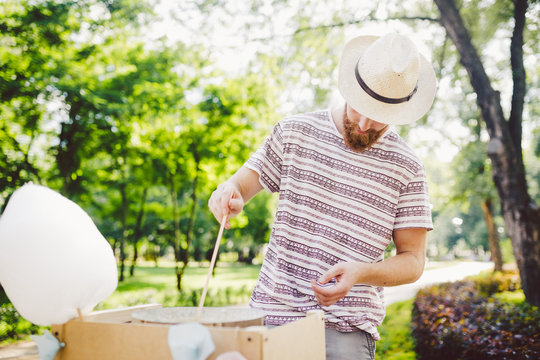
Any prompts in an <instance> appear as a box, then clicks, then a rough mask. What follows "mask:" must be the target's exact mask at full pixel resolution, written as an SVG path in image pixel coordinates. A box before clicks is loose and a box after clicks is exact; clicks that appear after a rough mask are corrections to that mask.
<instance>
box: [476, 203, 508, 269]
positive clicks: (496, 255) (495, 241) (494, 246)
mask: <svg viewBox="0 0 540 360" xmlns="http://www.w3.org/2000/svg"><path fill="white" fill-rule="evenodd" d="M481 205H482V210H483V211H484V217H485V219H486V227H487V231H488V239H489V250H490V251H491V261H493V263H494V264H495V268H494V270H495V271H502V265H503V263H502V255H501V246H500V244H499V235H498V233H497V227H496V226H495V222H494V221H493V206H492V204H491V199H490V198H486V199H484V201H483V202H482V204H481Z"/></svg>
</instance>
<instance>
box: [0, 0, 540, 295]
mask: <svg viewBox="0 0 540 360" xmlns="http://www.w3.org/2000/svg"><path fill="white" fill-rule="evenodd" d="M438 2H439V3H445V2H446V3H448V1H438ZM450 3H454V2H450ZM526 3H527V2H525V4H526ZM455 4H456V6H457V8H458V9H459V11H460V14H461V17H462V20H463V23H464V25H465V27H466V29H467V31H468V35H469V36H470V38H471V40H472V45H473V46H474V48H475V49H476V51H477V54H478V55H479V60H480V65H481V66H483V68H484V69H485V72H486V74H487V75H488V77H489V81H490V83H491V86H492V87H493V89H494V91H495V92H496V93H497V94H498V96H499V103H500V106H501V109H502V112H503V114H504V116H505V117H507V118H508V117H509V116H510V113H511V111H512V109H513V106H512V104H513V101H514V100H515V97H516V92H517V91H518V90H519V89H518V90H516V88H515V86H514V82H513V79H514V78H515V70H516V66H515V64H512V61H511V53H510V49H511V39H512V36H513V32H514V31H515V30H514V29H515V24H517V22H516V19H517V17H516V16H517V15H516V13H515V11H514V9H515V6H514V2H512V1H509V0H497V1H495V0H482V1H480V0H464V1H457V2H455ZM439 6H441V5H440V4H436V2H432V1H428V0H395V1H394V0H386V1H369V2H367V1H347V0H341V1H335V0H322V1H321V0H317V1H315V0H289V1H286V0H253V1H240V0H227V1H225V0H192V1H165V0H162V1H159V0H155V1H151V0H146V1H139V0H137V1H134V0H81V1H60V0H58V1H52V0H50V1H47V0H43V1H40V0H22V1H11V0H2V1H0V146H1V151H0V169H1V171H0V209H3V208H5V206H6V204H7V202H8V200H9V197H10V195H11V194H12V193H13V191H15V190H16V189H17V188H19V187H20V186H22V185H23V184H25V183H27V182H33V183H36V184H42V185H46V186H48V187H50V188H52V189H54V190H57V191H58V192H60V193H61V194H63V195H64V196H66V197H68V198H70V199H72V200H73V201H75V202H76V203H77V204H79V205H80V206H81V207H82V208H83V209H84V210H85V211H86V212H88V214H89V215H90V216H91V218H92V219H93V220H94V222H95V223H96V225H97V226H98V228H99V230H100V231H101V232H102V234H103V235H104V236H105V237H106V238H107V240H108V241H109V242H110V244H111V247H112V248H113V249H114V252H115V255H116V257H117V259H118V264H119V279H120V281H121V282H122V281H124V280H125V279H126V277H129V276H130V275H131V276H133V275H134V273H135V271H136V267H135V265H137V264H143V263H144V264H154V265H155V266H160V264H161V265H167V266H171V267H174V274H175V275H176V276H175V277H174V276H173V277H171V278H170V279H169V280H167V281H170V282H172V283H174V286H175V287H176V288H177V289H178V290H182V288H183V281H184V279H183V276H184V274H185V271H186V269H187V268H188V267H189V266H191V265H194V266H196V265H198V264H200V263H201V262H205V261H207V260H208V259H209V257H210V256H211V252H212V249H213V242H214V241H215V237H216V234H217V230H218V225H219V224H218V223H217V221H216V220H215V219H214V218H213V217H212V215H211V213H210V212H209V211H208V208H207V201H208V198H209V196H210V194H211V192H212V191H213V190H214V189H215V188H216V186H217V185H218V184H219V183H221V182H223V181H224V180H226V179H227V178H228V177H229V176H230V175H232V174H233V173H234V171H236V169H238V167H239V166H241V165H242V164H243V163H244V162H245V161H246V160H247V158H248V157H249V155H250V154H251V153H252V152H254V151H255V150H256V149H257V147H258V146H259V144H261V143H262V141H263V140H264V138H265V136H266V134H267V133H268V132H269V131H270V130H271V128H272V126H273V125H274V124H275V123H276V122H277V121H278V120H279V119H281V118H282V117H283V116H286V115H288V114H292V113H298V112H307V111H311V110H317V109H325V108H329V107H332V106H335V105H337V104H338V103H339V102H340V101H341V100H340V97H339V94H338V93H337V92H336V78H337V64H338V61H339V57H340V53H341V49H342V47H343V45H344V43H345V42H346V41H347V40H349V39H350V38H352V37H355V36H357V35H361V34H374V35H381V34H384V33H386V32H389V31H399V32H401V33H404V34H406V35H408V36H410V37H411V38H413V40H414V41H415V42H416V43H417V45H418V47H419V49H420V51H421V52H422V53H423V54H424V55H425V56H426V57H428V58H429V59H431V60H432V62H433V65H434V68H435V70H436V73H437V77H438V79H439V87H438V93H437V96H436V99H435V103H434V106H433V108H432V110H431V111H430V112H429V113H428V114H427V115H426V116H425V117H424V118H423V119H422V120H421V121H419V122H418V123H416V124H413V125H410V126H402V127H399V128H398V129H397V130H398V131H399V133H400V134H401V135H402V136H403V137H404V138H405V139H406V140H407V141H408V143H409V144H410V145H411V146H412V147H413V148H414V150H415V151H416V152H417V154H418V155H419V156H420V158H421V159H422V160H423V161H424V164H425V166H426V170H427V174H428V180H429V189H430V195H431V202H432V212H433V221H434V225H435V229H434V230H433V231H431V232H430V233H429V238H428V253H427V255H428V258H429V259H430V260H432V261H448V260H453V259H472V260H480V261H490V260H491V261H494V263H495V265H496V266H502V264H503V263H513V262H514V261H515V260H514V250H513V247H512V243H511V240H510V236H509V235H508V234H507V231H506V226H505V222H504V220H503V216H502V213H501V204H500V200H499V199H500V196H499V194H498V192H497V189H496V187H495V185H494V181H493V176H492V161H491V160H490V157H489V156H488V153H487V148H488V143H489V141H490V135H489V132H488V129H487V128H486V123H485V121H484V120H483V119H482V114H481V112H480V110H479V107H478V105H477V100H478V94H477V89H475V88H473V87H472V86H471V82H470V79H469V73H468V70H467V69H466V67H464V66H463V65H462V63H461V58H460V54H459V53H458V50H457V48H456V45H455V42H454V41H453V39H452V38H450V37H449V36H448V35H447V31H446V30H445V27H443V24H442V20H441V19H442V18H441V11H440V8H439ZM443 14H444V13H443ZM539 14H540V5H539V3H538V2H537V1H531V2H530V4H528V8H527V10H526V12H524V16H525V19H526V21H525V23H524V25H523V28H522V36H523V42H522V43H521V44H518V48H519V49H521V55H522V62H521V64H522V65H523V69H522V70H524V71H523V74H525V77H524V79H523V83H524V84H525V87H526V92H524V93H523V94H522V96H521V95H520V96H521V99H522V118H521V119H520V121H519V130H520V131H521V132H520V133H519V138H520V139H521V146H520V150H521V154H522V155H523V156H522V159H523V165H524V169H525V176H526V194H527V196H528V197H529V198H530V199H531V203H532V204H538V203H540V128H539V126H538V125H539V123H540V117H539V114H540V104H539V101H538V98H539V97H540V93H539V90H538V89H539V87H538V85H539V82H540V79H539V73H540V71H539V70H540V68H539V67H540V62H539V61H538V60H539V58H538V54H539V36H538V33H539V25H540V20H539V19H540V16H539ZM514 49H515V47H514ZM518 148H519V147H518ZM518 156H519V152H518ZM275 201H276V198H275V196H272V195H269V194H266V193H263V194H259V195H258V196H257V197H256V198H254V199H253V201H251V202H250V203H249V204H248V205H247V206H246V208H245V211H244V213H243V214H242V215H241V216H239V217H237V218H235V219H234V220H233V221H232V223H233V228H232V229H231V230H230V231H227V232H226V235H225V237H224V240H223V242H222V244H221V249H220V262H221V263H225V262H232V263H245V264H250V265H252V264H255V265H256V264H258V263H260V261H261V259H262V256H261V252H262V251H263V250H264V245H265V243H266V242H267V241H268V236H269V231H270V226H271V223H272V215H273V211H274V207H275ZM388 251H389V253H390V252H391V251H392V249H391V248H390V249H389V250H388ZM218 266H219V265H218Z"/></svg>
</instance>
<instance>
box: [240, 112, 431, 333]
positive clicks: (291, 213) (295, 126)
mask: <svg viewBox="0 0 540 360" xmlns="http://www.w3.org/2000/svg"><path fill="white" fill-rule="evenodd" d="M244 166H247V167H248V168H250V169H252V170H254V171H256V172H257V173H258V174H259V181H260V183H261V185H262V186H263V187H264V188H265V189H266V190H267V191H269V192H279V200H278V207H277V211H276V215H275V219H274V224H273V228H272V233H271V235H270V242H269V246H268V251H267V254H266V257H265V260H264V263H263V266H262V268H261V273H260V275H259V279H258V281H257V284H256V285H255V289H254V290H253V293H252V296H251V300H250V305H251V306H252V307H254V308H258V309H261V310H264V311H265V312H266V314H267V316H266V323H267V324H271V325H282V324H285V323H288V322H290V321H294V320H297V319H298V318H299V317H303V316H304V313H305V312H306V311H308V310H312V309H322V310H324V312H325V320H326V325H327V327H329V328H335V329H337V330H339V331H345V332H350V331H357V330H358V329H361V330H364V331H367V332H369V333H370V334H371V335H372V336H373V337H374V338H375V339H376V340H378V339H379V334H378V332H377V326H379V325H380V324H381V323H382V320H383V318H384V294H383V288H380V287H375V286H367V285H355V286H354V287H353V288H352V289H351V290H350V291H349V293H348V294H347V296H345V298H343V299H342V300H340V301H338V302H337V303H335V304H333V305H331V306H320V305H319V304H318V303H317V301H316V299H315V297H314V295H313V291H312V289H311V286H310V281H311V280H316V279H318V278H319V276H321V275H322V274H323V273H325V272H326V271H327V270H328V269H330V267H331V266H333V265H334V264H336V263H338V262H341V261H354V262H379V261H382V260H383V259H384V250H385V249H386V247H387V246H388V245H389V244H390V242H391V241H392V233H393V231H395V230H398V229H406V228H414V227H423V228H427V229H428V230H430V229H432V221H431V211H430V204H429V196H428V189H427V182H426V175H425V172H424V167H423V165H422V163H421V162H420V160H419V159H418V158H417V156H416V155H415V154H414V153H413V151H412V150H411V149H410V148H409V147H408V146H407V145H406V144H405V143H404V141H403V140H402V139H401V138H400V137H399V136H398V135H397V133H395V132H394V131H393V130H388V131H387V132H386V133H385V134H384V135H383V136H382V137H381V139H379V141H378V142H377V144H375V145H374V146H373V147H372V148H371V149H369V150H367V151H364V152H362V153H356V152H353V151H351V150H349V149H348V148H347V147H346V146H345V143H344V140H343V137H342V136H341V134H340V133H339V132H338V131H337V129H336V127H335V125H334V122H333V120H332V118H331V115H330V111H319V112H313V113H308V114H300V115H295V116H291V117H288V118H285V119H283V120H281V121H280V122H279V123H278V124H276V126H275V127H274V129H273V131H272V133H271V134H270V135H269V136H268V138H267V139H266V140H265V142H264V143H263V144H262V145H261V147H260V148H259V149H258V150H257V152H256V153H255V154H253V155H252V156H251V158H250V159H249V160H248V161H247V162H246V164H245V165H244Z"/></svg>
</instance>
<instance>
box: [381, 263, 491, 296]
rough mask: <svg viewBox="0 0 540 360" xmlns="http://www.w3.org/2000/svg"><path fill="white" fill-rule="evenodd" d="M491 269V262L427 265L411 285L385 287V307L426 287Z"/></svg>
mask: <svg viewBox="0 0 540 360" xmlns="http://www.w3.org/2000/svg"><path fill="white" fill-rule="evenodd" d="M491 269H493V263H492V262H480V261H463V262H457V263H455V264H453V265H449V266H446V265H442V266H441V267H438V265H437V263H431V264H430V263H428V265H427V267H426V270H425V271H424V274H423V275H422V276H421V277H420V279H418V280H417V281H416V282H414V283H412V284H406V285H399V286H393V287H387V288H385V289H384V297H385V300H386V305H390V304H393V303H395V302H399V301H403V300H408V299H410V298H412V297H414V296H415V295H416V292H417V291H418V290H419V289H421V288H423V287H426V286H429V285H433V284H440V283H444V282H451V281H457V280H462V279H464V278H466V277H467V276H470V275H476V274H479V273H480V272H482V271H484V270H491Z"/></svg>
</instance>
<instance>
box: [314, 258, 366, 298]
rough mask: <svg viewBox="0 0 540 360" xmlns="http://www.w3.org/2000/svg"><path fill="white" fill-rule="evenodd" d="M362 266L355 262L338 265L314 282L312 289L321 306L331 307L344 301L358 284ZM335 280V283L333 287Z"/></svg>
mask: <svg viewBox="0 0 540 360" xmlns="http://www.w3.org/2000/svg"><path fill="white" fill-rule="evenodd" d="M362 266H363V264H362V263H355V262H341V263H337V264H335V265H334V266H332V267H331V268H330V270H328V271H327V272H326V273H325V274H323V275H322V276H321V277H320V278H319V280H318V281H314V280H312V281H311V288H312V289H313V292H314V293H315V298H317V301H318V302H319V304H321V305H324V306H330V305H332V304H334V303H335V302H337V301H338V300H341V299H343V298H344V297H345V295H347V293H348V292H349V290H351V288H352V287H353V286H354V285H355V284H356V283H357V279H358V273H359V272H360V271H361V268H362ZM334 279H335V282H334V285H332V280H334ZM321 285H322V286H321ZM325 285H326V286H325Z"/></svg>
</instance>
